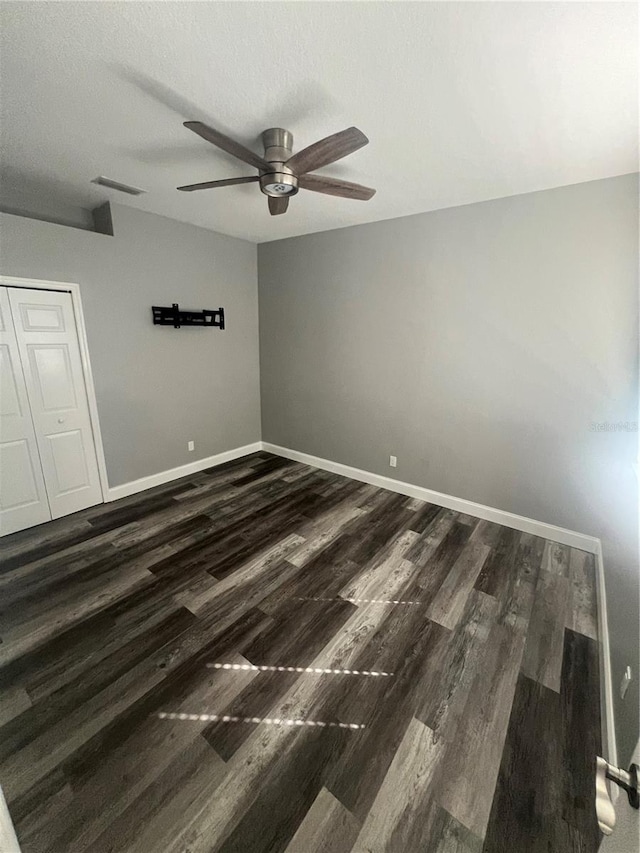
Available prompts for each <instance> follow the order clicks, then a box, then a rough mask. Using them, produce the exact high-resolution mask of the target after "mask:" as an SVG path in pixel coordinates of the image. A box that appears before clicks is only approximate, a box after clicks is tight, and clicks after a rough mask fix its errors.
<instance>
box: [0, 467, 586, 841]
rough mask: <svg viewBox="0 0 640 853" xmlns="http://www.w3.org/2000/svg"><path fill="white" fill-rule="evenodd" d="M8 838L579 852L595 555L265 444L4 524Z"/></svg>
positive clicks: (1, 745) (1, 746)
mask: <svg viewBox="0 0 640 853" xmlns="http://www.w3.org/2000/svg"><path fill="white" fill-rule="evenodd" d="M0 558H1V559H2V571H1V573H0V586H1V589H2V597H1V602H2V603H1V609H2V613H1V616H2V627H1V629H0V637H1V638H2V643H1V644H0V667H1V669H0V673H1V675H2V686H3V694H2V708H1V710H0V725H1V728H0V783H1V784H2V787H3V789H4V792H5V796H6V797H7V800H8V802H9V807H10V810H11V813H12V815H13V819H14V823H15V825H16V829H17V833H18V837H19V839H20V842H21V845H22V849H23V853H45V851H55V853H79V851H91V853H106V851H113V853H115V851H121V853H124V852H125V851H126V852H127V853H130V852H131V851H139V853H200V851H203V853H204V851H219V853H231V851H234V853H279V851H283V853H284V851H286V853H320V851H322V853H383V851H384V853H423V851H428V853H432V851H433V853H454V851H455V853H480V851H486V853H498V851H501V853H502V851H504V853H507V851H508V853H527V851H536V853H538V851H539V852H540V853H542V851H545V853H565V851H567V853H573V851H576V853H577V851H580V853H591V851H594V853H595V851H596V849H597V846H598V842H599V837H598V830H597V823H596V819H595V813H594V808H593V805H594V778H593V776H594V774H593V770H594V760H595V755H596V754H597V753H599V752H600V751H601V749H600V710H599V708H600V705H599V683H598V681H599V677H598V655H597V641H596V613H595V592H594V587H595V580H594V563H593V558H592V556H591V555H589V554H586V553H584V552H581V551H577V550H573V549H570V548H568V547H566V546H563V545H558V544H554V543H553V542H547V541H545V540H543V539H539V538H536V537H535V536H532V535H529V534H524V533H520V532H517V531H514V530H511V529H508V528H505V527H500V526H499V525H496V524H492V523H489V522H485V521H479V520H478V519H475V518H471V517H469V516H464V515H460V514H457V513H455V512H453V511H451V510H447V509H442V508H440V507H437V506H433V505H430V504H425V503H422V502H420V501H417V500H414V499H410V498H407V497H404V496H402V495H398V494H394V493H391V492H386V491H384V490H382V489H378V488H375V487H373V486H368V485H363V484H361V483H357V482H354V481H351V480H347V479H344V478H342V477H338V476H336V475H333V474H328V473H326V472H323V471H319V470H316V469H313V468H309V467H307V466H304V465H300V464H298V463H294V462H290V461H287V460H284V459H280V458H277V457H273V456H269V455H267V454H264V453H260V454H255V455H253V456H251V457H245V458H244V459H241V460H237V461H235V462H231V463H228V464H226V465H222V466H219V467H217V468H215V469H210V470H208V471H205V472H203V473H201V474H197V475H194V476H193V477H189V478H186V479H184V480H182V481H177V482H173V483H171V484H168V485H166V486H162V487H158V488H156V489H153V490H150V491H148V492H145V493H143V494H138V495H135V496H132V497H129V498H125V499H123V500H121V501H118V502H117V503H112V504H106V505H102V506H98V507H94V508H92V509H90V510H86V511H84V512H81V513H78V514H76V515H74V516H70V517H68V518H66V519H61V520H59V521H54V522H51V523H49V524H47V525H43V526H41V527H39V528H36V529H33V530H30V531H25V532H22V533H17V534H14V535H13V536H10V537H6V538H4V539H2V540H0Z"/></svg>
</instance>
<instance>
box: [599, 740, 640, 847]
mask: <svg viewBox="0 0 640 853" xmlns="http://www.w3.org/2000/svg"><path fill="white" fill-rule="evenodd" d="M607 780H609V781H610V782H615V783H616V785H619V787H620V788H623V789H624V790H625V791H626V792H627V797H628V798H629V805H630V806H632V807H633V808H634V809H637V808H640V789H639V788H638V765H637V764H632V765H631V766H630V767H629V770H628V771H626V770H621V769H620V768H619V767H614V766H613V765H611V764H609V763H608V762H606V761H605V760H604V758H600V756H598V758H596V815H597V817H598V826H599V827H600V832H602V833H603V834H604V835H611V833H612V832H613V829H614V827H615V825H616V810H615V809H614V807H613V803H612V802H611V797H610V796H609V789H608V788H607Z"/></svg>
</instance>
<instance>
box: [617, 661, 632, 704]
mask: <svg viewBox="0 0 640 853" xmlns="http://www.w3.org/2000/svg"><path fill="white" fill-rule="evenodd" d="M631 678H632V675H631V667H630V666H628V667H627V668H626V669H625V671H624V675H623V676H622V681H621V682H620V698H621V699H624V697H625V695H626V693H627V690H628V689H629V685H630V684H631Z"/></svg>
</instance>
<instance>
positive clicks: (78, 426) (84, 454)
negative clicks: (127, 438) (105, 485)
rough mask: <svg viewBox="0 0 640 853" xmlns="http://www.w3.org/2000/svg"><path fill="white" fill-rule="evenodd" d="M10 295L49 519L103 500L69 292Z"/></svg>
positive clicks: (14, 291) (16, 291)
mask: <svg viewBox="0 0 640 853" xmlns="http://www.w3.org/2000/svg"><path fill="white" fill-rule="evenodd" d="M9 299H10V302H11V310H12V314H13V319H14V322H15V327H16V337H17V340H18V346H19V348H20V354H21V357H22V364H23V366H24V372H25V380H26V384H27V390H28V394H29V403H30V406H31V412H32V415H33V422H34V426H35V433H36V438H37V441H38V448H39V450H40V458H41V460H42V468H43V471H44V479H45V483H46V488H47V494H48V496H49V504H50V506H51V514H52V516H53V518H60V517H61V516H63V515H67V514H68V513H70V512H76V511H77V510H79V509H84V508H85V507H88V506H93V505H94V504H97V503H100V502H101V501H102V492H101V490H100V479H99V475H98V464H97V460H96V453H95V446H94V443H93V433H92V430H91V420H90V416H89V406H88V403H87V395H86V389H85V384H84V375H83V372H82V361H81V358H80V348H79V345H78V338H77V333H76V327H75V320H74V315H73V304H72V302H71V295H70V294H69V293H61V292H53V291H46V290H24V289H21V288H10V289H9Z"/></svg>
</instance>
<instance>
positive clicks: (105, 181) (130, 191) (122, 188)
mask: <svg viewBox="0 0 640 853" xmlns="http://www.w3.org/2000/svg"><path fill="white" fill-rule="evenodd" d="M91 183H92V184H100V186H101V187H109V189H110V190H118V192H120V193H127V195H143V194H144V193H146V190H141V189H140V188H139V187H131V186H129V184H121V183H120V182H119V181H112V180H111V178H105V177H103V175H100V176H99V177H98V178H94V179H93V180H92V181H91Z"/></svg>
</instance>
